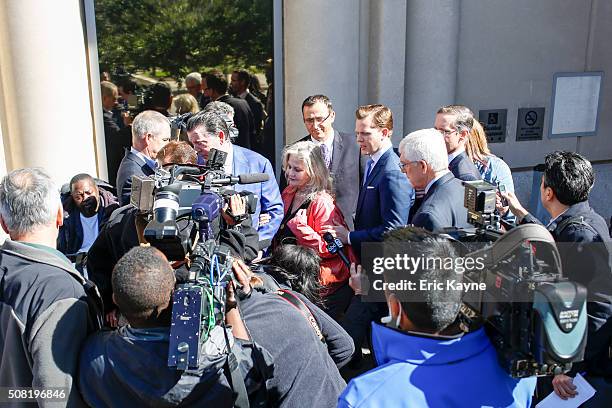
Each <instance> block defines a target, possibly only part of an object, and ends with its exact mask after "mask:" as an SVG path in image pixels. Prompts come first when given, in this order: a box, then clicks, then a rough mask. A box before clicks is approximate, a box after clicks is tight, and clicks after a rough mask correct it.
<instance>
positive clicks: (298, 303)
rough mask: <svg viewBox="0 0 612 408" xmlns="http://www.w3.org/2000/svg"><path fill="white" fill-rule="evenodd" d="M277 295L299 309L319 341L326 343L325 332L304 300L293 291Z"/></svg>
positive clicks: (282, 291)
mask: <svg viewBox="0 0 612 408" xmlns="http://www.w3.org/2000/svg"><path fill="white" fill-rule="evenodd" d="M276 294H277V295H278V296H280V297H281V298H282V299H284V300H285V301H287V302H288V303H290V304H291V305H292V306H294V307H295V308H296V309H298V310H299V311H300V313H302V315H303V316H304V317H305V318H306V320H307V321H308V324H310V327H312V330H314V332H315V334H316V335H317V337H318V338H319V340H321V342H322V343H325V337H324V336H323V332H322V331H321V328H320V327H319V324H318V323H317V320H316V319H315V318H314V316H313V315H312V312H311V311H310V309H309V308H308V306H306V304H305V303H304V302H303V301H302V299H300V298H299V297H297V296H296V295H295V294H294V293H292V292H291V291H289V290H285V289H279V290H277V291H276Z"/></svg>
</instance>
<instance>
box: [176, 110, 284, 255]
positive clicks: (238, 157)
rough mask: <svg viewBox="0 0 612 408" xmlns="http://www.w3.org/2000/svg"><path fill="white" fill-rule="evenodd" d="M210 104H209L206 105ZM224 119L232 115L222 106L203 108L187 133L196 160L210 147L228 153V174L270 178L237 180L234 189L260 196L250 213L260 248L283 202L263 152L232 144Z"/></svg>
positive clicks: (268, 237)
mask: <svg viewBox="0 0 612 408" xmlns="http://www.w3.org/2000/svg"><path fill="white" fill-rule="evenodd" d="M209 106H210V105H209ZM227 122H230V123H231V118H230V117H229V116H228V115H227V114H226V113H225V112H223V111H222V110H217V111H214V110H208V109H206V110H204V111H201V112H198V113H196V114H195V115H193V116H192V117H191V118H190V119H189V121H188V122H187V136H188V137H189V141H190V142H191V143H192V144H193V147H194V148H195V150H196V151H197V152H198V156H199V157H198V162H200V163H202V162H204V163H205V162H206V160H207V159H208V154H209V152H210V150H211V149H217V150H220V151H223V152H226V153H227V157H226V160H225V167H224V171H225V173H227V174H233V175H240V174H251V173H266V174H268V175H269V179H268V180H267V181H264V182H262V183H253V184H244V185H243V184H237V185H236V186H235V187H234V189H236V190H237V191H241V190H246V191H250V192H252V193H254V194H255V195H257V196H258V197H259V200H258V201H257V209H256V211H255V214H253V215H252V221H253V227H254V228H257V232H258V233H259V240H260V244H261V246H260V247H261V249H263V248H265V247H267V246H268V245H269V241H271V240H272V237H274V234H276V231H277V230H278V227H279V226H280V223H281V220H282V219H283V214H284V212H283V202H282V200H281V196H280V192H279V190H278V184H276V177H275V176H274V171H273V170H272V165H271V164H270V161H269V160H268V159H266V158H265V157H263V156H262V155H260V154H258V153H256V152H254V151H252V150H249V149H245V148H243V147H240V146H236V145H234V144H232V142H231V140H230V137H229V134H230V128H229V126H228V124H227ZM263 214H267V215H268V216H269V218H270V219H269V221H268V222H266V223H260V215H263Z"/></svg>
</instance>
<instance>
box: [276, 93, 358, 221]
mask: <svg viewBox="0 0 612 408" xmlns="http://www.w3.org/2000/svg"><path fill="white" fill-rule="evenodd" d="M302 115H303V118H304V125H305V126H306V130H307V131H308V136H306V137H304V138H302V139H301V140H300V141H312V142H314V143H316V144H320V145H321V151H323V153H324V155H325V160H326V164H327V167H328V168H329V170H330V173H331V176H332V179H333V185H334V192H335V196H336V204H337V205H338V207H339V208H340V210H341V211H342V215H344V220H345V221H346V223H347V225H348V227H349V230H352V229H353V228H354V224H353V216H354V215H355V209H356V208H357V197H358V196H359V187H360V186H361V181H362V180H363V172H364V169H365V162H364V163H362V160H361V154H360V153H359V145H358V144H357V139H356V138H355V135H353V134H349V133H342V132H338V131H337V130H335V129H334V128H333V124H334V119H335V118H336V112H334V109H333V107H332V103H331V101H330V100H329V98H328V97H327V96H325V95H312V96H309V97H308V98H306V99H305V100H304V102H303V103H302ZM281 182H282V183H285V180H284V177H283V178H282V180H281Z"/></svg>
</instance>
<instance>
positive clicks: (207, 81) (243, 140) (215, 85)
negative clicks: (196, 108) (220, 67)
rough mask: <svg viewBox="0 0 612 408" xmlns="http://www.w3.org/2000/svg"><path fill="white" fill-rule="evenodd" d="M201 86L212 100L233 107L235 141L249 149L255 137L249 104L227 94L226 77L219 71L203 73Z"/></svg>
mask: <svg viewBox="0 0 612 408" xmlns="http://www.w3.org/2000/svg"><path fill="white" fill-rule="evenodd" d="M202 87H203V89H204V95H206V96H207V97H209V98H210V99H211V100H212V101H219V102H225V103H227V104H228V105H230V106H231V107H232V108H234V123H235V124H236V127H237V128H238V139H237V140H236V141H235V143H236V144H237V145H239V146H242V147H245V148H247V149H250V148H251V143H252V141H253V140H254V138H255V123H254V121H253V112H252V111H251V108H250V107H249V104H248V103H247V102H246V101H244V100H242V99H239V98H234V97H232V96H229V95H228V93H227V79H226V78H225V74H223V73H222V72H221V71H217V70H213V71H210V72H207V73H206V74H204V77H203V78H202Z"/></svg>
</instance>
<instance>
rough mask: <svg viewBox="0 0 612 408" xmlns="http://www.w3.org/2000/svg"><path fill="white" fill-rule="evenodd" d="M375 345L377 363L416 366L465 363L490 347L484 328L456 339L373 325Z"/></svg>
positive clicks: (373, 344)
mask: <svg viewBox="0 0 612 408" xmlns="http://www.w3.org/2000/svg"><path fill="white" fill-rule="evenodd" d="M372 346H373V349H374V355H375V356H376V362H377V363H378V365H383V364H386V363H389V362H393V361H395V362H397V361H405V362H408V363H412V364H416V365H440V364H449V363H453V362H457V361H461V360H464V359H466V358H469V357H472V356H474V355H477V354H480V353H482V352H483V351H484V350H485V349H487V348H489V347H491V342H490V341H489V339H488V338H487V335H486V333H485V331H484V329H483V328H480V329H478V330H476V331H474V332H471V333H467V334H464V335H459V336H456V337H437V336H429V335H421V334H417V333H406V332H402V331H400V330H394V329H390V328H388V327H386V326H382V325H380V324H377V323H373V324H372Z"/></svg>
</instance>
